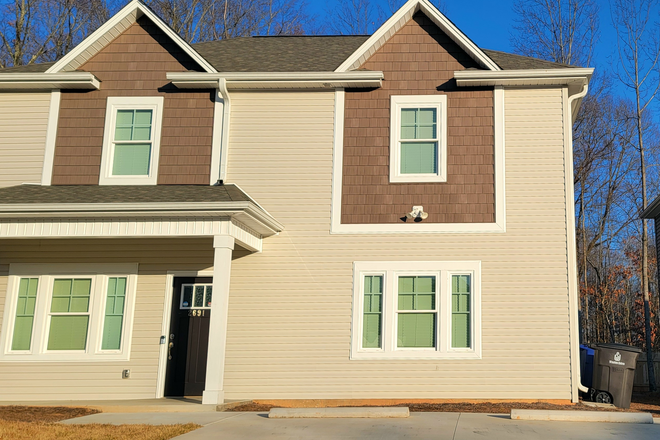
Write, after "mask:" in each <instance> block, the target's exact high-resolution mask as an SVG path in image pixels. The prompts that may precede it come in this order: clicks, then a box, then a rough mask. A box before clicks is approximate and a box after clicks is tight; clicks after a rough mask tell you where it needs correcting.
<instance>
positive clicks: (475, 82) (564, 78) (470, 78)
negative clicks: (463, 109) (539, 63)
mask: <svg viewBox="0 0 660 440" xmlns="http://www.w3.org/2000/svg"><path fill="white" fill-rule="evenodd" d="M593 73H594V69H592V68H567V69H544V70H540V69H536V70H505V71H499V72H493V71H487V70H460V71H455V72H454V78H456V84H457V85H458V86H459V87H481V86H554V85H567V86H579V87H581V86H583V85H585V84H587V83H588V82H589V79H590V78H591V76H592V75H593Z"/></svg>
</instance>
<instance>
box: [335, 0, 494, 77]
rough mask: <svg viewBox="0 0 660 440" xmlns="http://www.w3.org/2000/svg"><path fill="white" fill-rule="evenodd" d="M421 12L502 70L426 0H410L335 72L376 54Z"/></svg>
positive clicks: (472, 53) (478, 59)
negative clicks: (407, 22) (405, 22)
mask: <svg viewBox="0 0 660 440" xmlns="http://www.w3.org/2000/svg"><path fill="white" fill-rule="evenodd" d="M418 11H421V12H423V13H424V14H425V15H426V16H427V17H428V18H430V19H431V20H432V21H433V22H434V23H435V24H436V25H437V26H438V27H439V28H440V29H441V30H442V31H443V32H445V33H446V34H447V36H449V38H451V39H452V40H453V41H454V42H455V43H456V44H458V45H459V46H460V47H461V48H462V49H463V50H464V51H465V52H466V53H467V54H468V55H469V56H470V57H471V58H472V59H473V60H475V61H476V62H477V63H479V64H480V65H481V66H482V67H484V68H486V69H488V70H501V69H500V67H499V66H498V65H497V64H496V63H495V62H493V60H491V59H490V58H489V57H488V56H487V55H486V54H485V53H484V52H483V51H482V50H481V49H479V47H478V46H477V45H476V44H474V42H473V41H472V40H470V39H469V38H468V37H467V36H466V35H465V34H464V33H463V32H461V31H460V29H458V28H457V27H456V26H455V25H454V24H453V23H452V22H451V21H450V20H448V19H447V17H445V16H444V15H443V14H442V13H441V12H440V11H438V9H437V8H436V7H435V6H433V5H432V4H431V3H429V2H428V1H427V0H409V1H408V2H406V3H405V4H404V5H403V6H401V8H399V10H398V11H396V12H395V13H394V15H392V17H390V18H389V20H387V21H386V22H385V23H384V24H383V25H382V26H381V27H380V28H378V30H377V31H376V32H374V33H373V35H372V36H371V37H370V38H369V39H368V40H367V41H365V42H364V43H363V44H362V46H360V47H359V48H358V50H356V51H355V52H354V53H353V54H352V55H351V56H350V57H348V58H347V59H346V60H345V61H344V62H343V63H342V64H341V65H340V66H339V67H338V68H337V69H336V70H335V72H346V71H349V70H354V69H357V68H358V67H360V66H361V65H362V64H363V63H364V61H366V58H368V57H369V56H370V55H372V54H373V53H375V52H376V51H377V50H378V49H379V48H380V47H381V46H383V45H384V44H385V42H387V40H389V39H390V38H391V37H392V36H393V35H394V34H395V33H396V32H397V31H398V30H399V28H400V27H401V26H402V25H403V24H402V22H404V21H407V19H410V18H412V16H413V15H414V14H415V12H418Z"/></svg>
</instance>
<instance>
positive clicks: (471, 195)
mask: <svg viewBox="0 0 660 440" xmlns="http://www.w3.org/2000/svg"><path fill="white" fill-rule="evenodd" d="M477 67H478V65H477V64H476V62H475V61H473V60H472V59H471V58H470V57H469V56H468V55H467V54H466V53H465V52H464V51H463V50H462V49H461V48H460V47H459V46H458V45H457V44H455V43H454V42H453V41H452V40H451V39H450V38H449V37H448V36H447V35H445V34H444V33H443V32H442V31H441V30H440V29H439V28H438V27H437V26H436V25H435V24H434V23H433V22H432V21H431V20H430V19H429V18H427V17H426V16H425V15H423V14H422V13H418V14H416V15H415V16H414V17H413V19H412V20H411V21H409V22H408V23H407V24H406V25H405V26H404V27H403V28H401V29H400V30H399V31H398V32H397V33H396V35H394V36H393V37H392V38H391V39H390V40H389V41H388V42H387V43H385V44H384V45H383V46H382V47H381V48H380V49H379V50H378V51H377V52H376V53H375V54H374V55H373V56H372V57H371V58H369V60H367V62H366V63H364V64H363V65H362V66H361V68H364V69H367V70H375V71H382V72H383V73H384V74H385V81H383V86H382V87H381V88H378V89H374V90H347V91H346V111H345V120H346V122H345V128H344V171H343V172H344V176H343V191H342V206H341V222H342V224H358V223H401V220H400V219H401V217H403V216H404V215H405V213H407V212H409V211H410V210H411V208H412V206H413V205H422V206H424V211H426V212H427V213H428V214H429V218H428V220H427V221H426V223H492V222H494V221H495V188H494V174H493V173H494V169H493V163H494V158H493V154H494V151H493V150H494V131H493V90H492V88H490V89H488V88H476V89H465V88H459V87H457V86H456V82H455V80H454V79H453V78H454V71H457V70H464V69H467V68H477ZM391 95H446V96H447V158H446V160H447V182H445V183H390V182H389V180H390V169H389V167H390V163H389V162H390V128H391V127H390V96H391Z"/></svg>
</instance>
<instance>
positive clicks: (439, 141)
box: [390, 95, 447, 182]
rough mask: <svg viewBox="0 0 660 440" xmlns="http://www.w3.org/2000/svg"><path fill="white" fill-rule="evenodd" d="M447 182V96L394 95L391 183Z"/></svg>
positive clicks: (392, 105)
mask: <svg viewBox="0 0 660 440" xmlns="http://www.w3.org/2000/svg"><path fill="white" fill-rule="evenodd" d="M446 181H447V96H446V95H425V96H392V97H391V129H390V182H446Z"/></svg>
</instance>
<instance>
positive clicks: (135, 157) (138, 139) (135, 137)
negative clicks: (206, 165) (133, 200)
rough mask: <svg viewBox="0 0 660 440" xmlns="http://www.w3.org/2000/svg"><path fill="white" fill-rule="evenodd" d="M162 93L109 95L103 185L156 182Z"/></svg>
mask: <svg viewBox="0 0 660 440" xmlns="http://www.w3.org/2000/svg"><path fill="white" fill-rule="evenodd" d="M162 118H163V97H162V96H150V97H109V98H108V103H107V107H106V116H105V130H104V135H103V154H102V156H101V175H100V179H99V183H100V184H101V185H155V184H156V182H157V178H158V176H157V174H158V157H159V152H160V131H161V125H162Z"/></svg>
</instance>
